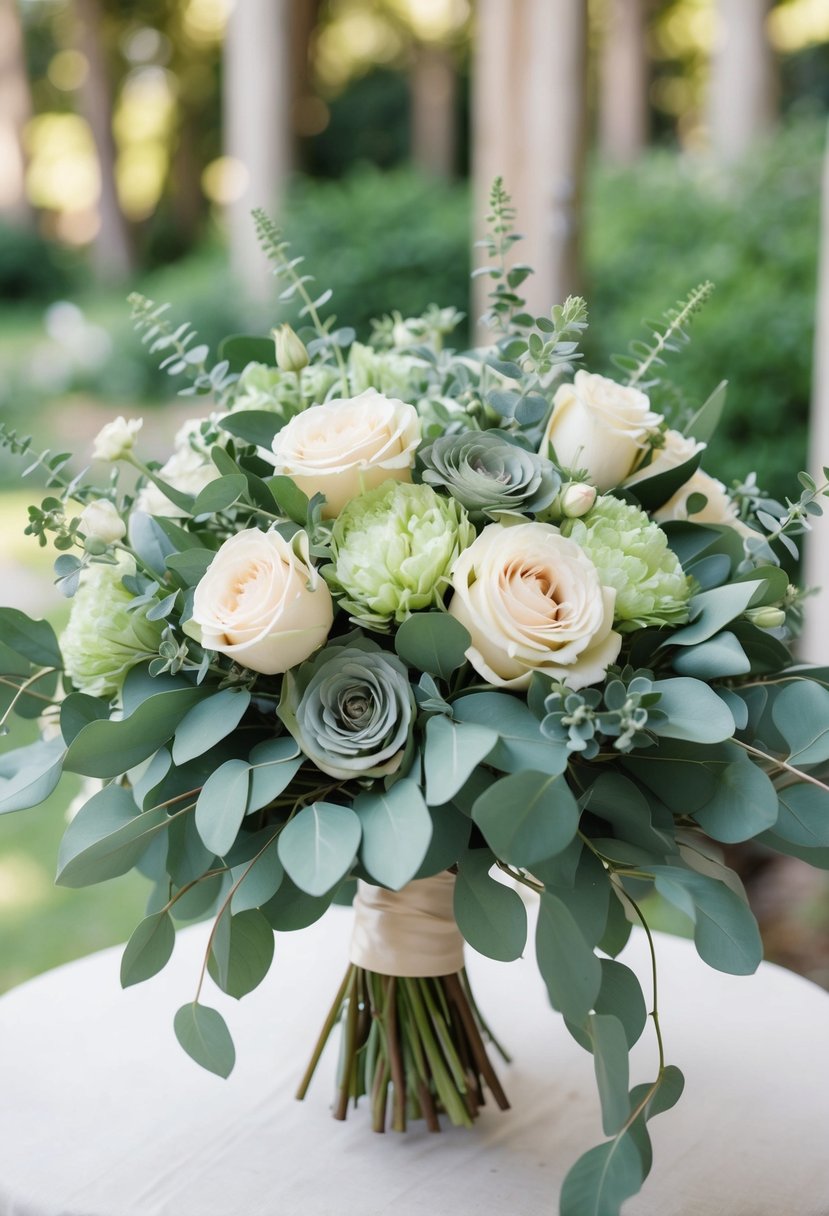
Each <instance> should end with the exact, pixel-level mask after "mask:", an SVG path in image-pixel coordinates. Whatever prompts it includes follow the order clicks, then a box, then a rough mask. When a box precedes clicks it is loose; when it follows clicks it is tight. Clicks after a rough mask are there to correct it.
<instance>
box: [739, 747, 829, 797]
mask: <svg viewBox="0 0 829 1216" xmlns="http://www.w3.org/2000/svg"><path fill="white" fill-rule="evenodd" d="M733 742H734V743H736V744H737V746H738V747H741V748H743V750H744V751H747V752H750V753H751V755H752V756H758V757H759V758H760V759H761V760H765V761H766V762H767V763H768V764H770V765H772V766H773V767H774V768H779V769H782V770H783V771H784V772H786V773H791V774H792V775H793V776H795V777H796V778H797V779H798V781H808V782H809V784H810V785H816V786H817V787H818V789H819V790H825V791H826V792H827V793H829V785H827V784H826V782H825V781H821V780H819V778H817V777H813V776H812V775H811V773H804V772H803V769H801V768H795V766H794V765H793V764H788V763H787V762H786V761H785V760H778V759H777V757H776V756H770V755H769V753H768V752H764V751H761V750H760V748H759V747H752V746H751V744H750V743H743V741H742V739H734V740H733Z"/></svg>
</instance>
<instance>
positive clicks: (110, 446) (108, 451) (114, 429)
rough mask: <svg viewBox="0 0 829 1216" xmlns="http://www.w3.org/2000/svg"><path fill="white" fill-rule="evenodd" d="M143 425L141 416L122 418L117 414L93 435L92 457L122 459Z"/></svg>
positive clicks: (131, 447) (132, 445)
mask: <svg viewBox="0 0 829 1216" xmlns="http://www.w3.org/2000/svg"><path fill="white" fill-rule="evenodd" d="M143 425H144V419H143V418H124V417H123V416H122V415H120V414H119V416H118V417H117V418H115V419H113V421H112V422H108V423H107V424H106V426H103V427H101V429H100V431H99V432H98V434H97V435H96V436H95V439H94V440H93V443H92V459H93V460H112V461H114V460H122V459H123V458H124V456H126V455H127V454H128V453H129V452H131V451H132V449H133V448H134V447H135V438H136V436H137V434H138V432H139V431H140V430H141V428H142V426H143Z"/></svg>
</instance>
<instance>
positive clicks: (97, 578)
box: [60, 559, 164, 697]
mask: <svg viewBox="0 0 829 1216" xmlns="http://www.w3.org/2000/svg"><path fill="white" fill-rule="evenodd" d="M132 573H134V567H133V565H132V561H131V559H123V560H121V561H120V562H119V563H118V564H117V565H109V564H104V563H99V562H96V563H95V564H94V565H90V566H87V568H86V570H84V572H83V575H82V576H81V582H80V586H79V587H78V590H77V592H76V594H75V598H74V599H73V600H72V610H71V612H70V614H69V623H68V625H67V626H66V629H65V630H64V631H63V634H62V635H61V639H60V649H61V653H62V654H63V663H64V668H65V670H66V674H67V676H68V677H69V679H70V680H71V681H72V683H73V684H74V685H75V687H76V688H79V689H80V690H81V691H82V692H85V693H88V694H89V695H90V696H93V697H113V696H115V694H116V693H118V692H120V690H121V685H122V684H123V683H124V676H125V675H126V674H127V672H128V671H129V669H130V668H131V667H134V666H135V664H136V663H143V662H145V661H146V660H147V659H152V658H155V657H156V655H157V654H158V644H159V641H160V639H161V634H162V630H163V628H164V626H163V623H162V622H161V621H148V620H147V617H146V615H145V612H144V610H143V609H139V610H138V611H136V612H128V611H127V609H128V606H129V605H130V604H131V603H132V601H133V599H134V598H135V597H134V596H132V595H131V594H130V592H129V591H127V589H126V587H125V586H124V584H123V582H122V581H121V580H122V578H123V576H124V575H125V574H132Z"/></svg>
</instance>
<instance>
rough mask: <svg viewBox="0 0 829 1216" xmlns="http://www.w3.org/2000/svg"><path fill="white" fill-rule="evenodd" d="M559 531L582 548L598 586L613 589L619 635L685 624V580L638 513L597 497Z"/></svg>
mask: <svg viewBox="0 0 829 1216" xmlns="http://www.w3.org/2000/svg"><path fill="white" fill-rule="evenodd" d="M561 532H562V534H563V535H564V536H569V537H570V538H571V539H572V540H574V541H576V543H577V544H579V545H580V546H581V547H582V549H584V551H585V553H586V554H587V556H588V557H589V558H590V560H591V561H592V562H593V564H594V566H595V567H596V569H597V570H598V571H599V577H600V578H601V581H602V583H603V584H604V585H605V586H606V587H615V589H616V607H615V609H614V622H615V627H616V629H618V630H619V632H620V633H629V632H630V631H631V630H633V629H639V628H644V627H646V626H648V625H681V624H682V623H683V622H684V621H687V619H688V599H689V597H690V594H691V580H690V579H689V578H688V576H687V575H686V574H685V573H684V572H683V569H682V566H681V564H680V561H679V558H678V557H677V556H676V554H675V553H674V552H673V550H672V549H670V548H669V547H668V538H667V536H666V535H665V533H664V532H663V531H662V529H661V528H660V527H659V525H658V524H655V523H653V521H652V520H650V519H649V518H648V516H647V515H646V514H645V512H644V511H640V509H639V508H638V507H634V506H631V505H630V504H629V503H626V502H622V501H621V499H618V498H613V497H612V496H611V495H603V496H602V497H600V498H597V499H596V505H595V506H594V507H593V510H592V511H590V512H589V513H588V514H587V515H585V516H584V517H583V518H582V519H565V520H562V522H561Z"/></svg>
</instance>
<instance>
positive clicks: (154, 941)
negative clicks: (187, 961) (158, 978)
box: [121, 911, 176, 988]
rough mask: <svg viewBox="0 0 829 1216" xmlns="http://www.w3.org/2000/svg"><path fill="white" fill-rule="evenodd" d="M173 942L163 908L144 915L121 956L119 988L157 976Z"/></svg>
mask: <svg viewBox="0 0 829 1216" xmlns="http://www.w3.org/2000/svg"><path fill="white" fill-rule="evenodd" d="M175 944H176V931H175V927H174V925H173V922H172V920H171V919H170V914H169V912H167V911H160V912H156V913H155V914H154V915H153V916H147V917H145V918H144V920H142V921H141V923H140V924H139V925H138V926H137V927H136V929H135V931H134V932H133V934H132V937H131V938H130V940H129V941H128V942H127V945H126V948H125V950H124V954H123V956H122V958H121V987H122V988H129V987H130V985H132V984H140V983H142V982H143V981H144V980H148V979H150V977H151V976H153V975H157V974H158V972H159V971H161V970H162V968H163V967H165V966H166V965H167V963H168V961H169V959H170V956H171V954H172V953H173V947H174V946H175Z"/></svg>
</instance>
